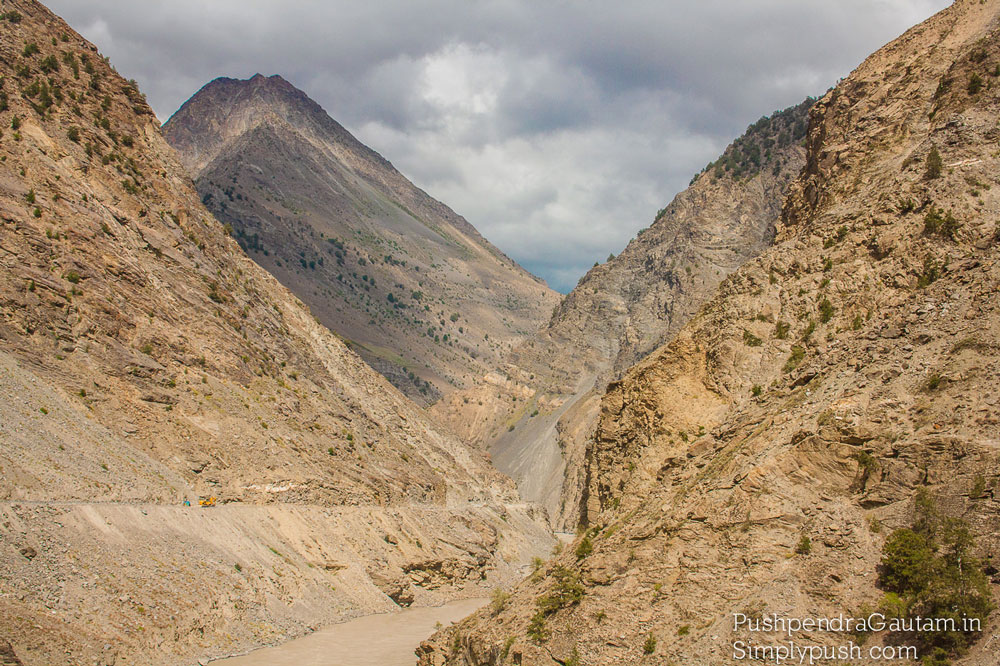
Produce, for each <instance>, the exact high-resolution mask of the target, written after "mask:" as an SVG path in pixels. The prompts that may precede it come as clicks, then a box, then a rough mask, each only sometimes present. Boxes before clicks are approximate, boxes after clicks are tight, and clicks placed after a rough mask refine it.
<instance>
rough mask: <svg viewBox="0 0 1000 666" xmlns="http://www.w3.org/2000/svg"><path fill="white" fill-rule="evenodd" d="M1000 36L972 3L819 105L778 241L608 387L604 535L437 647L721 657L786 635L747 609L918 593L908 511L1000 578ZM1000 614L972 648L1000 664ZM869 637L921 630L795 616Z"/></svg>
mask: <svg viewBox="0 0 1000 666" xmlns="http://www.w3.org/2000/svg"><path fill="white" fill-rule="evenodd" d="M998 38H1000V2H997V1H996V0H986V1H982V0H958V1H957V2H955V3H954V4H953V5H952V6H951V7H950V8H948V9H946V10H944V11H942V12H941V13H939V14H937V15H936V16H934V17H932V18H931V19H929V20H928V21H926V22H925V23H923V24H921V25H920V26H918V27H916V28H914V29H912V30H910V31H908V32H907V33H906V34H904V35H903V36H901V37H900V38H899V39H897V40H896V41H894V42H893V43H891V44H890V45H888V46H886V47H884V48H883V49H881V50H880V51H878V52H877V53H875V54H874V55H872V56H871V57H870V58H868V59H867V60H866V61H865V62H864V63H863V64H862V65H861V66H860V67H859V68H858V69H857V70H856V71H855V72H853V73H852V74H851V75H850V76H849V77H848V78H847V79H845V80H844V81H842V82H841V83H840V84H839V85H838V86H837V87H836V88H835V89H834V90H832V91H831V92H830V93H828V94H827V95H826V96H825V97H824V98H822V99H821V100H820V101H818V102H817V104H816V105H815V107H814V108H813V110H812V112H811V122H810V130H809V135H808V143H807V148H808V154H807V164H806V167H805V169H804V170H803V172H802V174H801V175H800V176H799V177H798V178H797V179H796V181H795V182H794V183H793V185H792V187H791V190H790V194H789V196H788V198H787V200H786V203H785V205H784V209H783V212H782V217H781V221H780V223H779V225H778V228H777V235H776V242H775V244H774V246H773V247H771V248H770V249H768V250H766V251H765V252H764V253H763V254H761V255H760V256H759V257H757V258H756V259H753V260H751V261H750V262H748V263H747V264H745V265H744V266H743V267H742V268H740V269H739V270H737V271H736V272H735V273H733V274H732V275H730V276H729V277H728V278H727V279H726V280H725V281H724V282H723V284H722V286H721V287H720V290H719V292H718V294H717V295H716V296H715V297H714V298H713V299H712V300H711V301H710V302H709V303H708V304H707V305H706V307H705V308H704V309H702V310H701V311H700V312H699V313H698V314H697V315H696V316H695V317H694V318H693V319H692V320H691V321H690V322H688V323H687V324H686V325H685V326H684V327H683V328H682V329H681V330H680V331H679V332H678V334H677V335H676V336H675V337H674V338H673V339H672V340H671V341H670V342H669V343H668V344H666V345H665V346H663V347H662V348H660V349H659V350H658V351H657V352H655V353H654V354H653V355H651V356H650V357H649V358H648V359H647V360H645V361H643V362H641V363H640V364H639V365H638V366H637V367H636V368H634V369H633V370H631V371H630V372H629V373H628V374H627V375H626V376H625V377H623V378H622V379H621V380H620V381H617V382H614V383H612V385H611V386H610V388H609V390H608V393H607V395H606V396H605V397H604V399H603V401H602V403H601V413H600V419H599V429H598V432H597V435H596V437H595V440H594V441H593V443H592V444H591V445H590V446H589V448H588V449H587V455H586V466H585V480H586V492H585V496H584V500H585V507H586V509H585V512H584V515H583V519H584V522H585V524H586V525H587V528H588V529H587V531H586V533H585V534H581V535H580V536H579V537H578V539H577V542H576V543H575V544H573V546H571V547H569V548H567V549H566V550H565V552H563V553H562V554H561V555H560V556H558V557H557V558H555V559H554V560H553V561H551V562H549V563H547V564H546V565H545V566H544V567H542V568H541V569H540V571H539V574H538V575H537V576H535V577H533V578H532V579H531V580H529V581H527V582H525V583H524V584H522V585H521V586H520V588H519V589H518V591H517V593H516V594H515V595H514V597H513V598H512V599H510V600H508V601H507V602H506V603H505V604H503V605H502V606H501V607H499V608H494V609H490V610H486V611H483V612H480V613H479V614H477V615H476V616H473V617H472V618H470V619H468V620H467V621H465V622H464V623H463V624H462V625H461V626H459V627H458V628H457V629H455V630H453V631H449V632H447V633H446V634H444V635H440V636H438V637H437V638H436V639H435V640H434V641H432V642H429V643H427V644H425V646H424V647H423V649H422V657H421V663H422V664H442V663H448V664H476V665H481V664H491V665H496V664H511V663H519V664H532V665H534V664H554V663H564V664H568V663H582V664H611V663H614V664H639V663H677V664H721V663H730V661H731V658H732V655H733V654H734V650H733V643H734V641H737V640H751V641H753V642H755V643H758V644H763V645H775V644H777V643H779V642H780V641H781V640H782V639H783V638H784V636H783V635H782V634H775V633H769V632H764V633H751V632H749V631H747V630H746V629H742V628H741V629H739V630H737V629H735V627H734V621H733V614H734V613H744V614H746V615H747V616H748V617H756V618H759V617H762V616H765V615H769V614H772V613H776V614H779V615H781V616H785V617H799V618H808V617H835V616H837V615H838V614H839V613H844V614H846V615H848V616H856V615H858V614H864V613H865V612H866V610H867V611H869V612H870V611H871V610H872V609H878V608H881V609H883V611H884V612H886V613H888V614H890V615H891V614H892V613H893V612H899V610H900V609H901V608H904V609H905V604H918V605H916V606H913V605H911V606H910V607H909V608H910V609H911V611H912V610H913V609H917V610H919V609H920V608H921V606H920V605H919V603H921V602H920V599H919V598H917V600H916V601H914V600H913V599H912V598H907V597H902V601H900V599H901V597H899V596H896V597H894V596H892V595H890V594H888V593H890V592H896V591H898V590H896V589H894V588H893V587H892V586H891V585H890V584H889V583H887V582H886V577H885V576H886V569H885V567H884V566H881V562H882V558H883V556H884V553H886V552H890V551H883V547H884V546H885V544H886V541H887V539H895V538H897V535H898V534H903V536H904V537H905V535H906V532H897V530H900V529H901V528H908V527H910V526H911V525H912V526H913V530H915V531H911V532H910V534H911V535H916V536H913V537H912V538H913V539H920V538H923V537H921V536H919V535H921V534H926V533H927V531H928V530H930V531H931V538H932V539H934V540H936V542H937V544H938V545H937V546H936V548H938V549H939V551H938V553H939V555H940V556H941V557H943V558H945V560H947V558H948V557H951V556H952V555H953V554H958V555H959V559H958V561H957V562H951V564H949V565H947V566H948V567H951V568H944V567H945V566H946V565H945V564H944V563H942V564H941V566H942V568H941V569H934V568H932V567H931V566H930V564H927V565H926V566H927V568H926V569H925V571H926V572H931V571H935V572H940V573H935V574H933V575H932V576H931V577H932V579H933V580H932V581H930V584H931V585H932V586H936V587H933V590H932V594H936V595H939V597H942V598H950V599H955V600H956V603H966V602H967V600H968V599H969V598H970V595H972V593H973V588H971V587H969V588H965V587H963V586H964V585H965V583H963V582H962V581H963V580H968V579H969V577H971V576H978V577H981V578H982V577H983V576H984V574H985V578H982V580H985V581H986V583H985V585H986V586H987V588H989V589H987V590H986V592H987V593H988V594H991V595H992V596H993V597H996V585H997V583H998V582H1000V579H998V578H996V568H995V558H996V555H997V550H998V548H1000V541H998V537H997V535H998V534H1000V504H998V498H997V497H996V487H997V482H998V479H1000V456H998V442H997V436H996V432H997V423H998V411H997V404H998V400H1000V375H998V368H1000V363H998V360H1000V289H998V287H1000V261H998V260H1000V228H998V221H1000V187H998V184H1000V181H998V177H997V174H998V173H1000V163H998V159H1000V157H998V153H997V142H998V140H1000V133H998V129H997V122H996V118H997V114H998V111H1000V103H998V102H1000V99H998V94H1000V85H998V78H997V76H998V75H1000V46H998V45H1000V39H998ZM994 188H996V189H994ZM934 506H936V507H937V509H936V512H937V513H938V515H939V516H945V517H947V518H938V519H936V520H929V519H928V515H933V514H934V513H935V511H932V508H933V507H934ZM921 521H923V525H921ZM942 521H943V522H942ZM935 525H943V526H944V527H938V528H935V527H934V526H935ZM963 526H967V529H968V532H964V531H963V530H964V529H965V528H964V527H963ZM934 529H940V530H944V531H943V532H942V533H939V534H937V535H935V534H934V533H933V530H934ZM911 543H917V541H911ZM946 543H949V544H952V545H951V546H948V547H946V546H945V545H944V544H946ZM896 546H897V551H896V554H897V557H898V556H899V555H900V551H899V550H898V548H899V542H898V541H897V542H896ZM920 547H922V546H918V550H914V551H909V552H910V553H911V554H910V555H907V556H906V557H913V558H914V559H913V560H912V561H913V562H927V563H929V562H930V558H932V557H933V556H934V552H935V551H934V550H933V548H934V547H935V546H932V547H930V548H929V549H927V550H923V551H921V550H919V548H920ZM949 548H951V550H949ZM902 552H904V553H905V552H906V551H905V550H904V551H902ZM963 552H964V553H965V556H964V557H963V556H961V554H962V553H963ZM886 557H888V555H886ZM973 557H975V558H979V561H978V562H977V561H976V560H975V559H973ZM963 563H964V565H963ZM916 566H917V569H918V571H919V570H922V569H921V568H922V567H923V566H924V565H920V564H917V565H916ZM963 566H964V567H965V569H964V571H963ZM945 572H950V573H949V575H945ZM952 575H953V576H956V577H951V576H952ZM989 576H994V578H993V579H992V583H990V582H989V578H988V577H989ZM925 584H927V583H926V582H925ZM932 600H933V599H932ZM924 602H926V599H925V600H924ZM987 602H988V600H987ZM950 603H951V602H949V608H951V605H950ZM893 609H895V611H894V610H893ZM949 612H950V611H949ZM995 634H996V618H995V615H994V616H991V619H990V620H989V621H988V622H987V623H986V625H985V627H984V632H983V634H982V638H981V640H979V641H978V642H974V643H973V645H972V646H971V649H970V650H969V651H968V652H966V653H965V654H964V656H961V658H959V659H958V663H963V664H987V663H993V661H995V654H994V648H995V639H993V638H992V636H994V635H995ZM851 638H854V639H856V640H857V641H859V642H861V643H863V644H864V645H865V646H866V647H865V650H866V652H865V654H866V655H867V654H869V653H868V652H867V650H869V649H870V648H871V646H881V645H885V644H891V643H892V642H894V641H899V642H900V643H902V644H907V643H916V644H919V642H920V640H923V639H920V637H914V636H912V635H907V634H903V635H899V634H890V633H887V632H884V631H883V632H873V633H867V634H866V633H864V632H862V633H861V634H858V635H854V636H852V635H850V634H846V635H845V634H832V633H824V632H809V633H807V634H799V635H797V636H796V640H798V641H799V642H800V643H807V644H813V645H834V644H846V643H847V641H848V640H849V639H851ZM958 638H959V637H955V636H952V639H954V640H955V641H956V642H955V643H953V645H957V644H960V643H959V642H957V641H958ZM967 638H968V639H971V640H974V639H976V638H977V636H976V635H971V636H968V637H967ZM963 640H964V639H963ZM936 659H937V660H936V661H933V662H932V663H947V659H946V658H944V657H941V656H940V655H939V657H938V658H936ZM851 663H882V662H880V661H876V660H874V659H861V660H858V661H851Z"/></svg>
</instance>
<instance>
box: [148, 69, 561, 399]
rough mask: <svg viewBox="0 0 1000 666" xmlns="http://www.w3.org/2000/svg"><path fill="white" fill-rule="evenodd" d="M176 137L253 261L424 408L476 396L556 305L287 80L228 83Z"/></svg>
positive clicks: (208, 94)
mask: <svg viewBox="0 0 1000 666" xmlns="http://www.w3.org/2000/svg"><path fill="white" fill-rule="evenodd" d="M164 133H165V136H166V137H167V140H168V141H169V142H170V143H171V145H173V146H174V147H175V148H176V149H177V150H178V151H179V153H180V155H181V159H182V161H183V163H184V164H185V166H186V167H187V168H188V170H189V171H190V173H191V174H192V175H193V176H194V177H195V178H196V184H197V187H198V192H199V194H200V195H201V197H202V199H203V201H204V202H205V204H206V206H207V207H208V208H209V210H211V211H212V212H213V213H215V215H216V217H218V219H220V220H221V221H223V222H225V223H228V224H230V225H231V226H232V228H233V230H234V233H235V235H236V238H237V240H238V241H239V243H240V244H241V245H242V246H243V248H244V249H245V250H246V251H247V252H248V253H249V255H250V257H251V258H253V259H254V261H256V262H257V263H258V264H260V265H261V266H263V267H264V268H266V269H267V270H268V271H269V272H270V273H272V274H273V275H275V276H276V277H277V278H278V279H279V280H280V281H281V282H282V284H284V285H285V286H287V287H288V288H289V289H291V290H292V292H293V293H295V294H296V295H298V296H299V297H300V298H301V299H302V300H303V301H304V302H305V303H306V304H308V305H309V307H310V309H311V310H312V311H313V312H314V313H315V314H316V316H317V317H318V318H319V320H320V321H321V322H322V323H324V324H326V325H327V326H328V327H329V328H331V329H332V330H333V331H336V332H337V333H338V334H340V335H341V336H343V337H344V338H346V339H347V340H348V342H349V344H350V345H351V346H352V347H353V348H354V349H355V350H356V351H357V352H358V353H359V354H361V356H362V357H363V358H364V359H365V360H366V361H367V362H368V363H369V364H370V365H371V366H372V367H374V368H375V369H376V370H378V371H380V372H381V373H382V374H384V375H385V376H386V377H387V378H389V380H390V381H392V382H393V383H394V384H395V385H396V386H397V387H398V388H400V389H401V390H403V391H404V392H405V393H407V394H408V395H409V396H410V397H412V398H413V399H415V400H417V401H418V402H421V403H424V404H426V403H431V402H434V401H436V400H437V399H438V398H439V397H440V396H441V395H442V394H447V393H451V392H453V391H454V390H455V389H456V388H460V387H464V386H467V385H469V384H470V383H471V381H472V380H473V379H474V378H477V377H479V376H481V375H482V374H483V373H484V372H485V371H486V369H488V368H491V367H494V365H495V364H496V360H497V359H498V358H499V356H500V354H501V353H503V352H504V351H506V350H508V349H509V348H510V347H511V346H513V345H515V344H517V343H518V342H520V341H521V340H523V339H524V337H525V336H526V335H527V334H528V333H530V332H533V331H534V330H535V329H537V328H538V327H539V326H541V325H542V323H543V322H544V320H545V318H546V317H548V316H549V314H550V313H551V311H552V307H553V306H554V305H555V303H556V302H557V298H558V297H557V295H556V294H555V292H553V291H552V290H550V289H548V288H547V287H546V286H545V285H544V284H543V283H542V282H541V281H540V280H538V279H537V278H535V277H534V276H532V275H530V274H529V273H527V272H526V271H525V270H523V269H522V268H521V267H520V266H518V265H517V264H515V263H514V262H513V261H512V260H511V259H510V258H508V257H507V256H505V255H504V254H503V253H501V252H500V251H499V250H498V249H497V248H495V247H493V246H492V245H491V244H490V243H489V242H488V241H486V240H485V239H484V238H483V237H482V236H480V234H479V233H478V232H477V231H476V230H475V229H474V228H473V227H472V225H470V224H469V223H468V222H466V221H465V220H464V219H463V218H462V217H461V216H459V215H457V214H456V213H455V212H454V211H452V210H451V209H449V208H448V207H447V206H445V205H444V204H442V203H440V202H438V201H435V200H434V199H432V198H431V197H429V196H428V195H427V194H426V193H424V192H423V191H422V190H420V189H418V188H417V187H415V186H414V185H413V184H412V183H411V182H410V181H408V180H407V179H406V178H405V177H403V175H402V174H400V173H399V172H398V171H396V169H394V168H393V166H392V164H390V163H389V162H388V161H387V160H385V159H384V158H383V157H382V156H381V155H379V154H378V153H376V152H375V151H373V150H371V149H370V148H368V147H366V146H364V145H363V144H361V143H360V142H359V141H358V140H357V139H355V138H354V137H353V136H351V134H350V133H349V132H348V131H347V130H345V129H344V128H343V127H342V126H341V125H339V124H338V123H337V122H335V121H334V120H333V119H332V118H330V117H329V116H328V115H327V114H326V112H325V111H324V110H323V109H322V108H320V106H319V105H318V104H316V103H315V102H314V101H313V100H311V99H309V97H308V96H306V94H305V93H303V92H302V91H300V90H298V89H296V88H295V87H294V86H292V85H291V84H290V83H288V82H287V81H285V80H284V79H282V78H281V77H280V76H272V77H264V76H261V75H259V74H258V75H257V76H254V77H253V78H252V79H249V80H247V81H238V80H235V79H217V80H215V81H213V82H211V83H209V84H208V85H206V86H205V87H204V88H203V89H202V90H201V91H199V92H198V93H197V94H196V95H195V96H194V97H193V98H191V99H190V100H189V101H188V102H186V103H185V104H184V106H183V107H181V109H180V110H179V111H178V112H177V113H176V114H175V115H174V116H173V117H172V118H171V119H170V120H169V121H168V122H167V123H166V124H165V125H164Z"/></svg>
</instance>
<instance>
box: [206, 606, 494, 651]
mask: <svg viewBox="0 0 1000 666" xmlns="http://www.w3.org/2000/svg"><path fill="white" fill-rule="evenodd" d="M488 601H489V600H488V599H463V600H461V601H453V602H452V603H450V604H445V605H444V606H436V607H433V608H408V609H406V610H403V611H400V612H398V613H388V614H385V615H367V616H365V617H359V618H357V619H355V620H350V621H348V622H344V623H342V624H335V625H332V626H330V627H327V628H325V629H321V630H320V631H317V632H315V633H313V634H309V635H308V636H303V637H302V638H298V639H296V640H294V641H289V642H288V643H285V644H284V645H278V646H276V647H269V648H261V649H260V650H255V651H254V652H251V653H250V654H247V655H244V656H242V657H230V658H228V659H220V660H218V661H213V662H211V663H212V666H413V665H414V664H415V663H416V661H417V658H416V656H415V655H414V654H413V651H414V650H416V649H417V646H419V645H420V641H422V640H424V639H426V638H428V637H430V635H431V634H433V633H434V631H435V628H434V627H435V625H436V624H437V623H438V622H440V623H441V624H443V625H444V626H448V624H449V623H451V622H456V621H458V620H461V619H462V618H463V617H465V616H466V615H469V614H470V613H472V612H474V611H476V610H478V609H479V608H481V607H483V606H485V605H486V603H487V602H488Z"/></svg>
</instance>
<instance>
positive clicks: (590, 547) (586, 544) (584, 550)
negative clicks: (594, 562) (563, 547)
mask: <svg viewBox="0 0 1000 666" xmlns="http://www.w3.org/2000/svg"><path fill="white" fill-rule="evenodd" d="M574 552H575V554H576V559H578V560H582V559H583V558H585V557H587V556H588V555H590V554H591V553H592V552H594V544H593V542H591V540H590V535H587V536H585V537H583V539H581V540H580V543H578V544H577V546H576V550H575V551H574Z"/></svg>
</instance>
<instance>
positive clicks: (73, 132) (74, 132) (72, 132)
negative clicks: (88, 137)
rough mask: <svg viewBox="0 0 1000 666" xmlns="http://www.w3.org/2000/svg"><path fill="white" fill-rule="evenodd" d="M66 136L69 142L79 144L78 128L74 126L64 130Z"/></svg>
mask: <svg viewBox="0 0 1000 666" xmlns="http://www.w3.org/2000/svg"><path fill="white" fill-rule="evenodd" d="M66 136H67V137H69V140H70V141H72V142H73V143H80V128H79V127H76V126H74V127H70V128H69V129H68V130H66Z"/></svg>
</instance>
